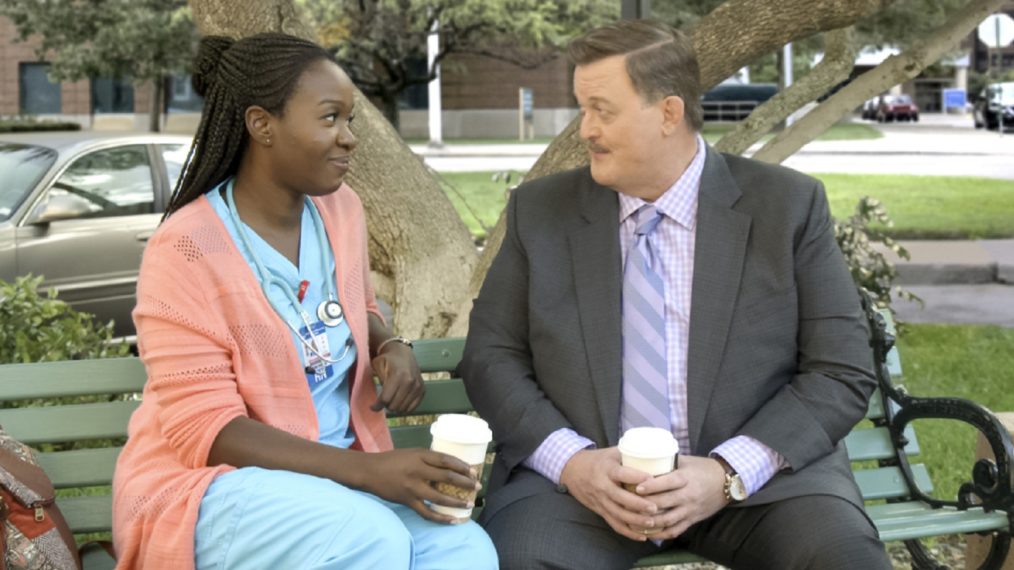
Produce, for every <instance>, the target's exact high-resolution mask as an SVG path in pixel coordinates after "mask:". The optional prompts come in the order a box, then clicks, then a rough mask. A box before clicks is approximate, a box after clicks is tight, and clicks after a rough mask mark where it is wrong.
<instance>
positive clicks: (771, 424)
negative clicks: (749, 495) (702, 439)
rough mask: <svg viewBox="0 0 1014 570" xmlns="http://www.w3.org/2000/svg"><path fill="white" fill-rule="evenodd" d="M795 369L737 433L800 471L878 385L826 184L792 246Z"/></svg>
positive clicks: (856, 415) (860, 413)
mask: <svg viewBox="0 0 1014 570" xmlns="http://www.w3.org/2000/svg"><path fill="white" fill-rule="evenodd" d="M794 263H795V281H796V288H797V299H798V311H799V327H798V333H797V334H798V336H797V347H798V356H797V371H796V374H795V375H794V377H793V378H792V380H791V381H790V382H789V383H788V384H786V385H784V386H782V387H781V388H780V389H779V390H778V391H777V392H776V393H775V395H774V396H773V397H772V398H771V399H770V400H769V401H768V402H767V403H766V404H764V405H763V406H762V407H761V408H760V409H759V410H758V411H757V413H756V414H754V416H753V417H752V418H750V420H749V421H747V423H746V424H745V425H744V426H743V427H742V429H741V430H740V432H739V434H740V435H746V436H749V437H752V438H754V439H756V440H758V441H760V442H761V443H763V444H765V445H767V446H768V447H770V448H771V449H773V450H774V451H776V452H778V453H779V454H780V455H781V456H782V457H784V458H785V460H786V462H787V463H788V465H789V468H790V469H792V470H794V471H798V470H799V469H802V468H803V467H805V466H807V465H808V464H810V463H811V462H813V461H815V460H816V459H819V458H821V457H823V456H825V455H827V454H829V453H831V452H832V451H834V449H835V446H836V445H837V444H838V442H839V441H841V440H842V439H843V438H844V437H845V436H846V435H847V434H848V433H849V431H850V430H851V429H852V427H853V426H854V425H855V424H856V423H857V422H859V420H861V419H862V418H863V417H864V415H865V413H866V407H867V403H868V401H869V397H870V395H871V394H872V393H873V390H874V388H875V387H876V378H875V377H874V375H873V370H872V365H873V358H872V355H871V351H870V346H869V331H868V328H867V324H866V319H865V317H864V315H863V312H862V309H861V306H860V302H859V295H858V293H857V289H856V285H855V284H854V282H853V281H852V277H851V275H850V274H849V271H848V268H847V267H846V264H845V259H844V257H843V256H842V253H841V250H840V249H839V248H838V244H837V242H836V241H835V237H834V226H833V220H832V218H831V215H830V212H829V210H828V205H827V198H826V197H825V194H824V188H823V185H821V184H820V183H818V184H817V187H816V188H815V190H814V192H813V198H812V202H811V204H810V208H809V214H808V216H807V221H806V223H805V225H804V227H803V228H802V230H801V232H800V235H799V237H798V238H797V239H796V240H795V251H794Z"/></svg>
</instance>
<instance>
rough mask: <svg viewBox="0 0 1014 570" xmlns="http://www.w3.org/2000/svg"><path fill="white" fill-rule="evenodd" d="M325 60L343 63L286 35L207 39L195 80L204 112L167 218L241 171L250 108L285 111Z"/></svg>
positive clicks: (197, 61)
mask: <svg viewBox="0 0 1014 570" xmlns="http://www.w3.org/2000/svg"><path fill="white" fill-rule="evenodd" d="M321 59H326V60H329V61H332V62H335V63H336V64H337V62H336V61H335V59H334V56H333V55H331V53H329V52H328V51H327V50H325V49H324V48H322V47H320V46H319V45H317V44H315V43H313V42H310V41H307V40H304V39H301V38H297V37H294V36H289V35H286V34H277V33H265V34H257V35H255V36H249V37H246V38H243V39H240V40H233V39H231V38H227V37H223V36H206V37H204V38H202V39H201V43H200V46H199V48H198V50H197V56H196V57H195V59H194V73H193V80H192V81H193V86H194V91H196V92H197V94H198V95H200V96H202V97H204V110H203V111H202V112H201V122H200V124H199V125H198V127H197V134H196V135H194V143H193V145H191V147H190V151H189V152H188V153H187V159H186V161H185V162H184V163H183V171H182V173H181V174H180V177H179V180H178V181H177V182H176V188H175V189H174V190H173V194H172V197H171V198H170V200H169V205H168V206H167V207H166V211H165V215H164V216H163V217H162V219H163V220H165V219H166V218H168V217H169V216H171V215H172V214H173V213H174V212H176V211H177V210H179V209H180V208H182V207H183V206H185V205H187V204H189V203H190V202H192V201H194V200H195V199H197V198H198V197H200V196H201V194H203V193H204V192H207V191H208V190H210V189H211V188H213V187H214V186H215V185H217V184H219V183H221V182H222V181H223V180H225V179H227V178H229V177H230V176H233V175H235V174H236V171H237V170H238V169H239V163H240V159H241V158H242V157H243V153H244V152H245V151H246V147H247V144H249V143H248V140H249V136H248V134H247V130H246V120H245V113H246V109H247V108H248V107H250V106H251V105H259V106H261V107H263V108H264V109H266V110H267V111H268V112H270V113H271V114H273V115H281V113H282V110H283V109H284V108H285V103H286V101H288V99H289V97H290V96H291V95H292V92H293V91H294V90H295V87H296V84H297V82H298V81H299V77H300V76H301V75H302V73H303V71H304V70H305V69H306V68H307V67H309V66H310V64H313V63H316V62H317V61H320V60H321Z"/></svg>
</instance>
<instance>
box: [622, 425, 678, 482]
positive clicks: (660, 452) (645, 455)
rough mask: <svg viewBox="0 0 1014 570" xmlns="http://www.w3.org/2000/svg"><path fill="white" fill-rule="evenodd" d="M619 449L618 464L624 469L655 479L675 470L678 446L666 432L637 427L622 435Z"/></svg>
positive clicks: (674, 439) (652, 428)
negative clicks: (628, 468)
mask: <svg viewBox="0 0 1014 570" xmlns="http://www.w3.org/2000/svg"><path fill="white" fill-rule="evenodd" d="M619 448H620V462H621V463H622V464H623V465H624V466H625V467H630V468H632V469H637V470H638V471H644V472H645V473H647V474H648V475H651V476H653V477H657V476H658V475H665V474H666V473H668V472H670V471H672V470H673V469H675V467H676V457H677V456H678V455H679V450H680V444H679V442H677V441H676V438H675V437H673V436H672V434H671V433H669V431H668V430H664V429H662V428H655V427H637V428H631V429H628V430H627V431H626V432H625V433H624V434H623V437H621V438H620V444H619Z"/></svg>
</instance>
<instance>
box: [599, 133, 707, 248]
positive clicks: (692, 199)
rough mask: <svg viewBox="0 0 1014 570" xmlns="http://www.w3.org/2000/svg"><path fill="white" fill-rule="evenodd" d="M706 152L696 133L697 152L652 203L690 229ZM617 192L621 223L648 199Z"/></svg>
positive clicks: (694, 220)
mask: <svg viewBox="0 0 1014 570" xmlns="http://www.w3.org/2000/svg"><path fill="white" fill-rule="evenodd" d="M706 154H707V150H706V146H705V144H704V138H703V137H701V135H700V133H698V134H697V154H695V155H694V158H693V160H691V161H690V164H689V165H687V168H686V170H684V171H683V174H681V175H680V177H679V178H678V179H676V182H674V183H673V185H672V186H670V187H669V188H668V189H667V190H666V191H665V192H663V193H662V195H661V196H659V198H658V200H655V202H654V203H652V205H654V206H655V207H656V208H657V209H658V211H660V212H662V214H664V215H665V216H667V217H669V218H672V219H673V220H675V221H676V222H677V223H678V224H680V225H681V226H683V227H685V228H687V229H690V230H692V229H694V226H695V225H696V221H697V194H698V192H699V191H700V188H701V173H702V172H703V171H704V158H705V155H706ZM619 195H620V223H621V224H622V223H623V222H624V221H625V220H626V219H627V218H628V217H630V216H631V215H632V214H633V213H634V212H636V211H637V210H638V209H639V208H640V207H641V206H643V205H645V204H648V203H649V202H646V201H644V200H642V199H640V198H637V197H635V196H629V195H627V194H624V193H622V192H619Z"/></svg>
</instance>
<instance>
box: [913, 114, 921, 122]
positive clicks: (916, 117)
mask: <svg viewBox="0 0 1014 570" xmlns="http://www.w3.org/2000/svg"><path fill="white" fill-rule="evenodd" d="M912 120H913V121H915V122H916V123H918V122H919V115H918V113H917V114H915V115H912Z"/></svg>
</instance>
